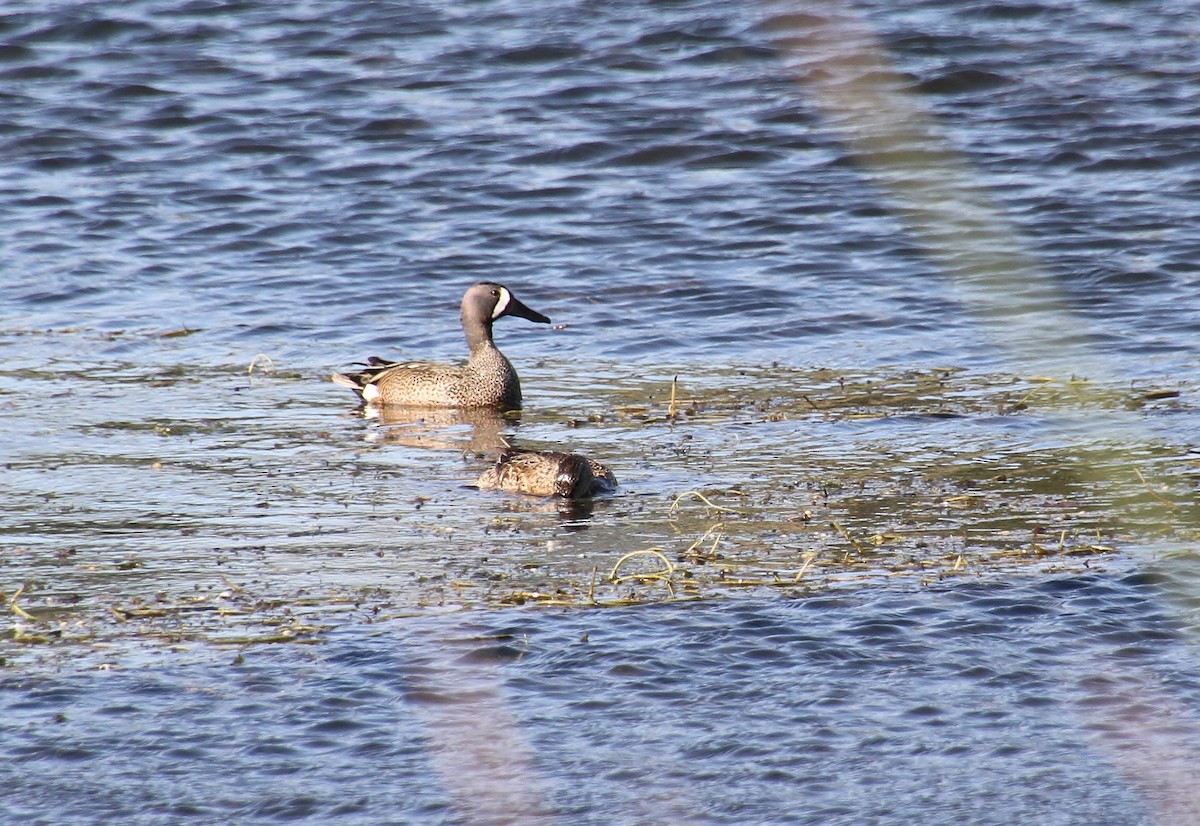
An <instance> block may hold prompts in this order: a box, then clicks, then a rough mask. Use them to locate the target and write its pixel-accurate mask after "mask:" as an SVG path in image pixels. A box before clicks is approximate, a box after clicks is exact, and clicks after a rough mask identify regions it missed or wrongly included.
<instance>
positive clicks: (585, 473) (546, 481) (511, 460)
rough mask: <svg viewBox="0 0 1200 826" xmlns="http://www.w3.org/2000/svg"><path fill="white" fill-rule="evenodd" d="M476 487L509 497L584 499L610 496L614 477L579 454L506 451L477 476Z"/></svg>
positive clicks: (615, 478)
mask: <svg viewBox="0 0 1200 826" xmlns="http://www.w3.org/2000/svg"><path fill="white" fill-rule="evenodd" d="M475 485H476V487H479V488H483V489H488V490H503V491H507V492H509V493H527V494H530V495H533V496H562V497H565V498H567V499H586V498H588V497H590V496H595V495H597V494H601V493H612V492H613V491H614V490H615V489H616V487H617V477H616V476H614V475H613V472H612V471H611V470H609V469H608V468H606V467H605V466H604V465H602V464H600V463H599V462H596V461H593V460H591V459H589V458H587V457H586V456H580V455H579V454H578V453H559V452H557V451H549V450H507V451H505V452H504V453H502V454H501V455H500V458H499V459H498V460H497V461H496V464H495V465H493V466H492V467H490V468H488V469H487V470H485V471H484V472H483V473H482V474H480V476H479V478H478V479H477V480H476V481H475Z"/></svg>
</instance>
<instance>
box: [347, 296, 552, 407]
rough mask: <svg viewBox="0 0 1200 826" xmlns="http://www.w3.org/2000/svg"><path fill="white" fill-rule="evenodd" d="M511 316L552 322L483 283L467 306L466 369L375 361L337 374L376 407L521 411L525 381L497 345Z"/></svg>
mask: <svg viewBox="0 0 1200 826" xmlns="http://www.w3.org/2000/svg"><path fill="white" fill-rule="evenodd" d="M506 315H512V316H517V317H519V318H525V319H528V320H529V321H536V322H540V323H543V324H548V323H549V322H550V319H549V318H547V317H546V316H544V315H542V314H541V313H539V312H537V311H536V310H531V309H530V308H529V307H526V306H525V305H524V304H522V303H521V302H520V301H519V300H517V297H516V296H514V295H513V294H512V293H511V292H510V291H509V290H508V288H507V287H504V286H501V285H500V284H493V283H491V282H489V281H480V282H479V283H477V284H473V285H471V287H470V288H469V289H468V290H467V292H466V295H464V296H463V300H462V325H463V332H464V333H466V336H467V346H468V347H469V348H470V351H471V357H470V358H469V359H468V360H467V363H466V364H465V365H462V366H458V365H453V364H437V363H433V362H425V361H387V360H385V359H381V358H378V357H375V356H372V357H371V358H370V359H368V360H367V365H366V366H365V368H364V369H362V370H359V371H357V372H350V373H334V374H333V377H332V378H333V381H334V383H335V384H339V385H341V386H343V387H349V388H350V389H351V390H353V391H354V392H356V393H358V395H359V397H360V398H361V399H362V400H363V402H365V403H366V404H370V405H409V406H420V407H504V408H519V407H520V406H521V381H520V379H519V378H518V377H517V371H516V370H514V369H513V366H512V363H511V362H510V361H509V360H508V359H507V358H505V356H504V354H503V353H501V352H500V350H499V349H498V348H497V347H496V344H495V342H493V341H492V323H493V322H494V321H495V320H496V319H498V318H503V317H504V316H506Z"/></svg>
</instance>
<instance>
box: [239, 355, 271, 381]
mask: <svg viewBox="0 0 1200 826" xmlns="http://www.w3.org/2000/svg"><path fill="white" fill-rule="evenodd" d="M259 362H262V363H263V364H264V367H263V372H264V373H274V372H275V362H274V361H273V360H272V359H271V357H270V356H268V355H267V354H266V353H259V354H258V355H256V356H255V357H254V358H252V359H250V366H249V367H247V368H246V374H247V375H251V376H252V375H254V368H255V367H257V366H258V364H259Z"/></svg>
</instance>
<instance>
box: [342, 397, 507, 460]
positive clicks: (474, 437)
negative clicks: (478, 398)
mask: <svg viewBox="0 0 1200 826" xmlns="http://www.w3.org/2000/svg"><path fill="white" fill-rule="evenodd" d="M362 413H363V416H365V417H367V418H370V419H375V420H376V421H377V422H378V423H379V425H380V426H379V427H377V428H375V429H373V430H372V431H371V433H370V435H368V436H367V438H368V439H369V440H370V441H373V442H378V443H380V444H389V445H403V446H405V447H421V448H428V449H431V450H457V451H460V452H462V453H499V452H501V451H504V450H506V449H508V447H509V441H508V439H507V438H506V437H505V435H504V433H505V431H506V430H509V429H511V428H513V427H515V426H516V425H517V424H518V423H519V422H520V412H519V411H508V412H504V411H501V410H498V409H496V408H490V407H476V408H468V409H456V408H446V407H395V406H392V407H373V406H367V407H364V408H363V409H362Z"/></svg>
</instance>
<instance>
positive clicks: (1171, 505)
mask: <svg viewBox="0 0 1200 826" xmlns="http://www.w3.org/2000/svg"><path fill="white" fill-rule="evenodd" d="M1133 472H1134V473H1136V474H1137V478H1138V479H1141V480H1142V487H1144V488H1145V489H1146V492H1147V493H1149V494H1150V495H1151V496H1153V497H1154V498H1155V499H1157V500H1158V501H1159V502H1162V503H1163V504H1164V505H1166V506H1167V507H1168V508H1170V509H1171V510H1175V509H1176V508H1177V507H1178V505H1176V504H1175V503H1174V502H1172V501H1171V500H1169V499H1164V498H1163V497H1161V496H1159V495H1158V494H1157V493H1155V492H1154V489H1153V488H1151V487H1150V483H1149V482H1147V481H1146V477H1145V476H1143V475H1142V471H1141V470H1140V469H1139V468H1138V467H1136V466H1135V467H1134V468H1133Z"/></svg>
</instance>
